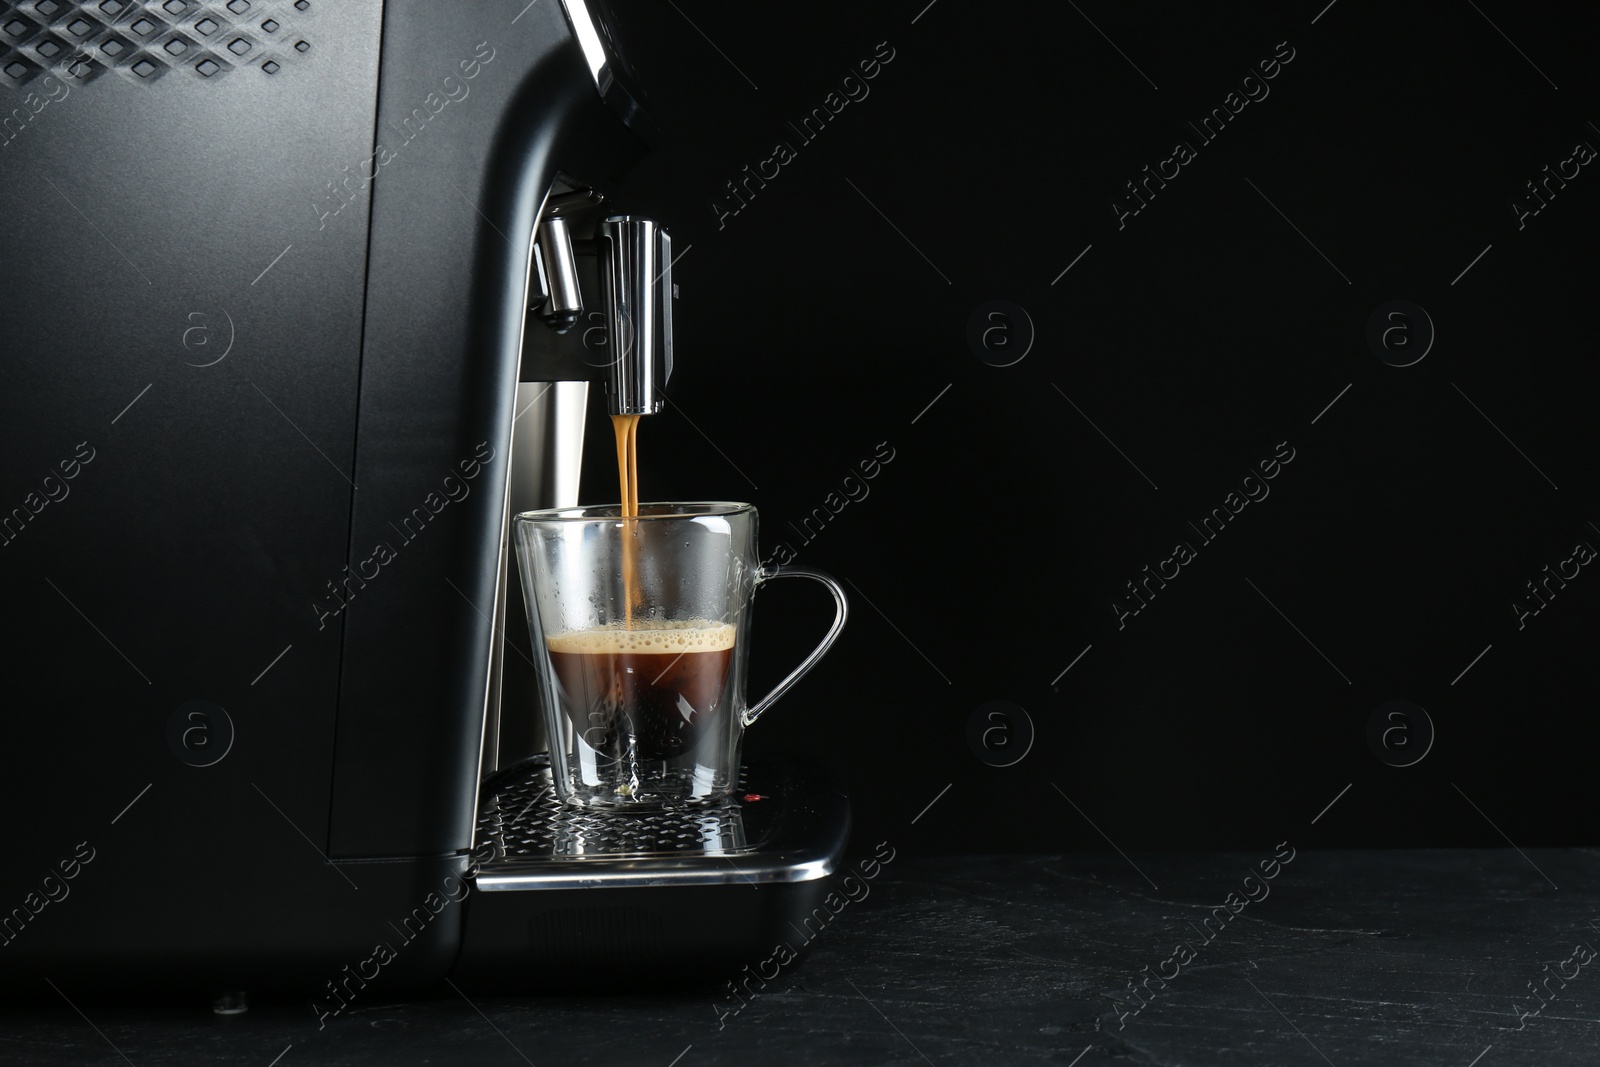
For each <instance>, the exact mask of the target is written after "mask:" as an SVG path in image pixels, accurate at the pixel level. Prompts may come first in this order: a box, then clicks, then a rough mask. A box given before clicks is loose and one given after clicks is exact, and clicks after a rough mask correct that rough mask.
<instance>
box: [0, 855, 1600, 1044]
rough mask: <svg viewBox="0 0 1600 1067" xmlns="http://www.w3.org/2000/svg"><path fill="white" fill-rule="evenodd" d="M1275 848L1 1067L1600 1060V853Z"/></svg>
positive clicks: (55, 1038)
mask: <svg viewBox="0 0 1600 1067" xmlns="http://www.w3.org/2000/svg"><path fill="white" fill-rule="evenodd" d="M1290 854H1291V850H1290V849H1289V848H1288V847H1285V848H1283V850H1282V853H1281V857H1280V859H1283V860H1285V862H1277V861H1275V859H1274V854H1273V853H1263V854H1261V855H1249V854H1242V853H1227V854H1216V853H1201V854H1158V855H1144V854H1135V855H1133V856H1132V857H1123V856H1121V855H1119V854H1117V853H1107V854H1104V855H1070V856H981V857H964V858H953V859H916V858H912V857H909V856H904V857H897V858H895V859H894V860H893V861H892V862H891V863H889V864H888V865H886V866H884V867H883V868H882V869H881V870H880V871H879V872H878V875H877V877H876V878H875V879H874V880H872V881H870V882H861V883H857V884H855V886H854V889H853V890H852V893H853V895H854V896H855V897H856V898H858V899H854V900H848V901H845V902H843V903H836V907H838V909H839V910H838V914H837V915H836V916H835V917H834V918H833V919H832V921H830V922H829V923H828V925H827V926H825V927H824V928H823V929H822V930H821V931H820V933H818V934H817V935H816V936H815V940H814V942H813V944H812V950H811V953H810V955H809V956H807V957H805V958H803V959H802V960H800V961H799V962H797V963H794V964H792V965H790V966H788V967H785V968H784V969H783V970H782V972H781V973H779V974H778V975H777V976H776V977H775V978H773V979H772V980H771V981H770V982H768V983H767V984H766V988H765V989H764V990H762V989H760V987H759V985H758V984H757V983H756V981H755V980H752V981H751V982H750V984H749V988H751V989H753V990H756V992H755V993H752V994H750V995H749V999H748V1000H747V1001H745V1000H735V999H734V998H733V997H732V995H731V994H730V993H729V992H728V990H727V988H726V987H725V986H724V987H721V988H717V987H712V988H706V987H703V986H702V987H697V988H691V989H685V990H682V991H679V992H676V993H672V994H662V995H649V996H589V997H560V998H554V997H545V998H538V999H533V998H523V999H518V998H509V997H481V998H479V997H475V998H473V1000H471V1001H468V1000H467V999H466V998H465V997H464V996H462V995H460V994H458V993H456V992H453V991H452V990H450V989H449V988H446V989H445V990H444V991H443V993H442V995H439V996H435V997H429V998H420V999H416V1000H411V1001H408V1002H405V1003H373V1004H368V1005H361V1004H355V1005H352V1006H351V1008H350V1010H348V1011H347V1012H345V1013H344V1014H343V1015H342V1016H340V1017H339V1018H337V1019H333V1020H330V1021H329V1023H328V1025H327V1027H326V1028H325V1029H322V1030H320V1031H319V1030H318V1027H317V1022H316V1019H315V1017H314V1016H313V1014H312V1012H311V1010H310V1008H309V1007H308V1006H306V1005H302V1004H274V1005H257V1006H255V1007H253V1008H252V1009H251V1010H250V1011H249V1012H247V1013H245V1014H242V1015H237V1016H228V1017H224V1016H214V1015H212V1014H211V1013H210V1011H209V1010H206V1009H205V1008H199V1009H196V1008H194V1007H172V1008H163V1009H159V1010H151V1009H148V1008H141V1009H134V1008H114V1007H111V1006H107V1005H103V1004H101V1005H93V1006H86V1007H85V1011H86V1012H87V1014H86V1015H85V1014H84V1013H81V1012H79V1011H78V1010H77V1009H76V1008H74V1007H71V1006H68V1004H67V1003H66V1002H65V1001H62V1002H61V1003H60V1004H59V1006H56V1007H51V1006H45V1007H42V1008H41V1007H30V1008H28V1009H26V1010H22V1009H19V1008H16V1007H8V1008H5V1009H0V1063H27V1064H40V1065H47V1064H57V1063H61V1064H66V1063H72V1064H108V1065H110V1064H122V1063H131V1064H136V1065H138V1067H159V1065H167V1064H189V1063H207V1064H240V1065H250V1067H272V1065H276V1067H301V1065H305V1064H337V1065H359V1064H384V1065H404V1064H505V1065H508V1067H514V1065H517V1064H522V1063H532V1064H538V1065H539V1067H547V1065H560V1064H604V1065H607V1067H622V1065H632V1064H641V1065H646V1067H672V1065H677V1067H705V1065H712V1064H729V1065H735V1064H736V1065H739V1067H751V1065H757V1067H772V1065H776V1064H790V1063H794V1064H854V1063H861V1064H872V1065H891V1064H906V1065H915V1064H929V1063H931V1064H975V1065H976V1064H985V1065H986V1064H991V1063H995V1062H997V1061H1000V1060H1001V1058H1002V1057H1003V1062H1005V1063H1006V1064H1008V1065H1011V1064H1032V1063H1048V1064H1061V1065H1078V1067H1096V1065H1099V1064H1107V1063H1117V1064H1125V1065H1160V1067H1169V1065H1171V1067H1176V1065H1179V1064H1228V1065H1235V1064H1238V1065H1254V1064H1261V1065H1267V1064H1272V1065H1280V1064H1312V1065H1315V1064H1333V1065H1337V1067H1355V1065H1362V1064H1383V1065H1391V1064H1427V1065H1429V1067H1436V1065H1454V1067H1470V1065H1476V1067H1504V1065H1506V1064H1538V1065H1541V1067H1558V1065H1563V1064H1585V1065H1590V1064H1594V1063H1597V1062H1600V1021H1597V1016H1600V974H1591V973H1590V972H1591V971H1600V966H1587V965H1588V964H1589V962H1590V960H1591V959H1592V958H1593V955H1592V950H1590V949H1589V948H1588V947H1587V946H1588V945H1596V946H1600V890H1597V887H1600V880H1597V878H1596V875H1597V874H1600V850H1593V849H1561V850H1530V851H1529V852H1527V853H1525V854H1524V853H1521V852H1518V851H1516V850H1513V849H1505V850H1449V851H1445V850H1440V851H1404V852H1310V851H1302V852H1299V853H1298V854H1294V855H1293V856H1292V858H1289V857H1290ZM1263 865H1265V866H1264V868H1263ZM1265 874H1270V875H1272V877H1271V878H1266V877H1264V875H1265ZM1252 875H1254V877H1252ZM1558 887H1559V888H1558ZM1230 893H1232V894H1234V896H1232V897H1231V898H1230V897H1229V894H1230ZM863 894H865V895H863ZM840 899H841V901H842V900H843V898H840ZM1215 908H1220V909H1221V910H1220V911H1214V910H1213V909H1215ZM1208 920H1209V921H1208ZM1180 946H1182V947H1181V950H1180ZM751 963H752V972H754V970H756V969H765V970H766V973H767V974H769V975H770V974H771V973H772V969H771V968H772V967H775V966H776V964H771V965H768V964H765V962H764V961H762V960H752V961H751ZM1152 975H1154V976H1156V977H1150V976H1152ZM730 977H731V976H730ZM133 980H134V981H136V978H134V979H133ZM1135 981H1137V982H1140V983H1142V984H1141V985H1140V987H1139V988H1140V995H1137V996H1136V994H1135V993H1134V991H1133V989H1132V983H1134V982H1135ZM1536 992H1537V998H1536ZM274 1057H278V1058H277V1059H276V1060H275V1059H274ZM675 1057H676V1058H675Z"/></svg>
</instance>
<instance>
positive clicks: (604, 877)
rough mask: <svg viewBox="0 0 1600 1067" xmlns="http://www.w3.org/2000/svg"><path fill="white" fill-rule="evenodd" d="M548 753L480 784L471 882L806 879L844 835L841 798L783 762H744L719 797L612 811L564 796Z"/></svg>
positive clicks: (504, 885)
mask: <svg viewBox="0 0 1600 1067" xmlns="http://www.w3.org/2000/svg"><path fill="white" fill-rule="evenodd" d="M546 760H547V757H542V756H541V757H535V758H534V759H531V760H528V761H525V762H524V763H522V764H519V765H518V766H516V767H514V768H512V769H510V770H509V771H507V772H505V773H504V774H502V775H501V776H499V777H498V778H496V779H495V780H493V781H491V782H490V783H489V785H488V787H487V789H486V791H485V793H484V796H483V798H482V800H481V802H480V804H479V807H478V822H477V835H476V841H477V844H476V848H475V849H474V850H473V860H474V870H473V876H474V878H475V880H476V883H477V886H478V888H480V889H488V890H501V889H538V888H555V887H560V886H581V885H594V886H599V885H666V884H678V885H683V884H714V883H723V882H738V881H747V882H752V883H758V882H773V881H777V882H797V881H808V880H811V879H814V878H821V877H825V876H826V875H827V874H828V873H829V872H831V871H832V869H833V865H834V863H835V862H836V861H837V859H838V856H839V853H840V852H841V851H842V849H843V846H844V841H845V836H846V834H847V832H848V827H849V809H848V804H847V803H846V801H845V799H844V795H843V794H842V793H840V792H839V791H838V790H837V788H836V787H834V786H833V785H832V784H831V783H830V782H828V781H827V780H826V779H824V778H822V777H821V776H820V775H818V774H817V773H816V772H815V771H814V770H810V769H808V768H807V767H805V766H800V767H797V766H796V765H795V764H793V763H791V762H790V761H784V762H781V763H778V764H776V765H772V766H762V765H759V764H758V765H757V767H756V769H755V771H754V772H753V773H752V772H751V771H750V770H749V769H748V768H745V769H744V770H742V771H741V774H740V781H739V788H738V789H737V790H736V791H735V792H734V794H733V795H732V796H730V797H729V798H728V799H726V800H724V801H722V802H720V803H717V804H713V805H704V806H692V805H685V806H683V807H680V808H673V809H668V810H661V809H656V810H651V811H639V812H630V811H614V812H613V811H594V810H589V809H584V808H579V807H575V806H569V805H567V804H564V803H562V802H561V801H560V800H559V799H557V797H556V794H555V789H554V786H553V784H552V783H551V780H550V769H549V765H548V763H547V762H546Z"/></svg>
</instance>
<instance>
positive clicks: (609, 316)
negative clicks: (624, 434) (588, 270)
mask: <svg viewBox="0 0 1600 1067" xmlns="http://www.w3.org/2000/svg"><path fill="white" fill-rule="evenodd" d="M595 251H596V253H597V255H598V256H599V260H600V264H599V265H600V290H601V301H602V304H603V306H604V308H605V316H606V327H607V333H608V337H609V343H610V345H611V361H610V364H609V366H608V372H607V376H606V396H607V401H608V403H609V407H610V410H611V414H613V415H651V414H654V413H655V412H657V411H660V410H661V405H662V401H663V400H664V399H665V396H664V394H663V393H662V392H661V390H662V388H663V387H664V386H665V385H666V384H667V380H668V379H669V378H670V377H671V376H672V300H673V297H674V296H675V295H676V294H675V292H674V289H673V285H672V238H671V237H670V236H669V235H668V233H667V231H666V230H665V229H664V228H662V227H661V226H660V225H659V224H657V223H656V222H655V221H654V220H652V219H645V218H638V217H636V216H630V215H614V216H612V217H610V218H607V219H604V220H602V221H601V223H600V225H599V226H598V227H597V228H596V231H595Z"/></svg>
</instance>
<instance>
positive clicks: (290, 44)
mask: <svg viewBox="0 0 1600 1067" xmlns="http://www.w3.org/2000/svg"><path fill="white" fill-rule="evenodd" d="M326 2H327V0H222V2H218V3H202V2H200V0H91V2H89V3H67V2H65V0H24V2H22V3H9V2H3V0H0V87H5V88H11V89H15V88H19V87H21V86H25V85H27V84H29V83H30V82H33V81H34V80H35V79H38V78H41V77H43V76H45V75H47V74H53V75H56V76H58V77H59V78H61V79H62V80H63V81H65V82H66V84H67V85H69V86H79V85H87V84H88V83H90V82H92V81H94V80H95V79H97V78H99V77H101V76H102V75H104V74H106V73H108V72H112V71H115V72H116V73H118V74H121V75H123V76H125V77H127V78H129V79H131V80H133V81H136V82H146V83H149V82H155V81H157V80H159V79H160V78H162V77H164V76H166V75H167V74H170V73H174V72H186V73H188V74H190V75H192V76H194V77H197V78H200V79H203V80H204V79H216V78H220V77H221V76H222V75H225V74H228V73H230V72H233V71H240V72H246V71H249V72H251V73H254V74H256V75H258V76H262V77H269V76H275V75H280V74H283V73H285V72H287V71H289V70H291V69H292V68H293V67H294V65H295V64H297V63H302V62H305V61H307V60H308V59H309V58H310V57H311V56H312V55H314V54H315V47H314V44H313V40H312V30H313V27H314V25H315V21H316V19H315V15H316V5H317V4H318V3H326Z"/></svg>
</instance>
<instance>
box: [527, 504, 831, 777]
mask: <svg viewBox="0 0 1600 1067" xmlns="http://www.w3.org/2000/svg"><path fill="white" fill-rule="evenodd" d="M515 528H516V543H517V562H518V564H519V569H520V571H521V573H522V591H523V594H524V596H525V598H526V602H527V608H528V627H529V631H530V633H531V634H532V636H533V644H534V648H533V656H534V663H535V666H536V667H537V668H538V670H539V675H540V691H541V694H542V697H543V704H544V716H545V726H546V728H547V731H548V735H549V738H550V764H551V768H550V769H551V773H552V775H553V777H554V779H555V787H556V792H557V794H558V795H559V796H560V797H561V799H563V800H565V801H568V802H569V803H575V804H581V805H584V806H586V807H594V808H659V807H674V806H677V805H680V804H686V803H710V802H715V801H718V800H722V799H723V798H724V797H726V796H727V795H728V794H729V793H730V792H731V791H732V790H733V788H734V786H735V784H736V783H737V782H738V778H739V750H740V742H741V740H742V738H743V733H744V728H745V727H746V726H749V725H750V724H751V723H753V722H755V721H756V719H757V718H758V717H759V716H760V715H761V714H762V712H764V711H766V710H767V708H769V707H771V706H772V704H773V702H774V701H776V700H777V699H778V698H779V697H780V696H782V695H783V694H784V693H785V692H787V691H788V690H789V687H790V686H792V685H794V684H795V682H797V681H799V679H800V677H801V676H802V675H804V674H805V673H806V672H807V671H808V670H810V669H811V668H812V667H813V666H815V665H816V663H817V661H818V660H820V659H821V658H822V656H823V654H824V653H825V652H827V650H828V647H829V646H830V645H832V644H833V642H834V640H835V639H836V638H837V637H838V636H839V631H840V630H842V629H843V628H844V623H845V617H846V614H847V611H848V609H847V606H846V602H845V596H844V590H843V589H841V588H840V587H839V583H838V582H836V581H834V580H833V579H832V578H830V577H829V576H828V575H826V574H823V573H821V572H820V571H814V570H809V569H805V568H800V567H772V568H766V569H763V568H762V566H761V564H760V557H759V556H758V555H757V554H756V509H755V508H754V507H752V506H751V505H749V504H736V503H725V502H702V503H683V504H674V503H668V504H641V505H640V506H639V514H638V515H637V516H634V517H629V518H624V517H622V515H621V510H620V508H619V507H618V506H617V505H615V504H611V505H606V506H603V507H579V508H556V509H552V510H548V511H529V512H524V513H523V514H521V515H518V516H517V517H516V521H515ZM787 577H804V578H811V579H813V580H814V581H818V582H821V583H822V584H823V585H824V586H826V587H827V588H828V590H829V592H831V593H832V594H833V599H834V605H835V615H834V620H833V625H832V626H831V627H829V629H828V632H827V634H826V635H825V636H824V637H823V639H822V642H821V644H819V645H817V647H816V648H815V649H814V650H813V651H812V652H811V654H810V655H808V656H807V657H806V658H805V660H804V661H803V662H802V663H801V664H800V665H799V666H798V667H796V668H795V669H794V670H793V671H791V672H790V673H789V675H788V677H786V678H784V679H783V681H781V682H779V683H778V685H777V687H776V688H775V689H773V690H772V692H770V693H768V694H767V695H766V696H765V697H764V698H763V699H761V700H760V701H758V702H756V703H755V704H753V705H747V704H746V703H745V662H746V659H747V657H748V653H749V636H750V605H751V599H752V597H753V596H754V594H755V591H756V589H757V588H759V587H760V586H761V585H762V584H764V583H765V582H768V581H771V580H772V579H774V578H787Z"/></svg>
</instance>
